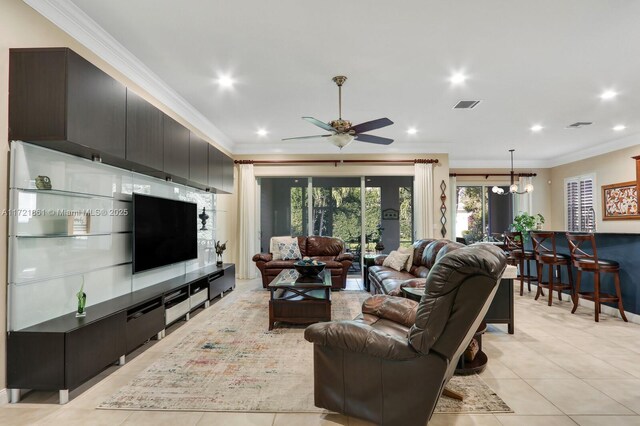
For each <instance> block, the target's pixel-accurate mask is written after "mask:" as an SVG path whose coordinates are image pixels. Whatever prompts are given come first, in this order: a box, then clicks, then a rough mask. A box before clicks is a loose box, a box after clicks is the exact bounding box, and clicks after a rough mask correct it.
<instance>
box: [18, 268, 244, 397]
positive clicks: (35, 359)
mask: <svg viewBox="0 0 640 426" xmlns="http://www.w3.org/2000/svg"><path fill="white" fill-rule="evenodd" d="M233 288H235V265H234V264H229V263H227V264H224V265H223V266H221V267H219V266H216V265H210V266H206V267H204V268H201V269H199V270H196V271H192V272H189V273H187V274H184V275H181V276H178V277H175V278H171V279H169V280H167V281H163V282H161V283H158V284H156V285H153V286H149V287H145V288H144V289H141V290H138V291H135V292H133V293H128V294H125V295H122V296H119V297H116V298H113V299H110V300H107V301H105V302H102V303H98V304H96V305H93V306H90V307H88V309H87V316H86V317H84V318H76V317H75V313H70V314H67V315H63V316H61V317H58V318H54V319H52V320H49V321H45V322H43V323H40V324H36V325H33V326H31V327H27V328H25V329H22V330H15V331H11V332H9V333H8V339H7V387H8V388H9V389H37V390H71V389H75V388H77V387H78V386H79V385H81V384H82V383H83V382H85V381H86V380H88V379H89V378H91V377H93V376H95V375H96V374H98V373H100V372H101V371H102V370H104V369H105V368H106V367H108V366H109V365H112V364H113V363H115V362H116V361H118V360H119V358H120V357H121V356H123V355H125V354H128V353H130V352H131V351H132V350H134V349H135V348H137V347H138V346H140V345H142V344H144V343H145V342H146V341H147V340H148V339H149V338H151V337H152V336H156V335H157V334H158V333H159V332H161V331H162V330H164V328H165V313H166V309H167V307H169V306H171V304H172V303H174V302H176V301H177V299H175V298H174V299H171V297H170V296H171V295H175V294H176V293H179V294H180V295H183V296H181V297H180V301H185V300H187V299H188V296H189V294H200V292H202V291H206V292H207V293H208V294H205V295H204V296H205V298H204V301H205V302H206V300H207V299H214V298H215V297H217V296H219V295H220V294H221V293H223V292H225V291H228V290H231V289H233ZM210 289H213V290H212V291H213V292H214V293H213V294H211V293H209V291H210ZM202 304H203V302H202V301H200V302H199V303H198V304H197V305H194V306H191V307H187V312H188V311H190V310H194V309H196V308H197V307H199V306H202Z"/></svg>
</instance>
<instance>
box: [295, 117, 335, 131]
mask: <svg viewBox="0 0 640 426" xmlns="http://www.w3.org/2000/svg"><path fill="white" fill-rule="evenodd" d="M302 119H303V120H307V121H308V122H309V123H311V124H315V125H316V126H318V127H320V128H321V129H324V130H326V131H328V132H335V131H336V129H334V128H333V127H331V126H329V125H328V124H327V123H325V122H323V121H320V120H317V119H315V118H313V117H302Z"/></svg>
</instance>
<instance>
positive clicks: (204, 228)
mask: <svg viewBox="0 0 640 426" xmlns="http://www.w3.org/2000/svg"><path fill="white" fill-rule="evenodd" d="M198 217H199V218H200V222H202V228H200V230H201V231H207V220H208V219H209V215H208V214H207V213H206V212H205V211H204V207H203V208H202V213H200V214H199V215H198Z"/></svg>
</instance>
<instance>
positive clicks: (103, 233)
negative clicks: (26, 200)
mask: <svg viewBox="0 0 640 426" xmlns="http://www.w3.org/2000/svg"><path fill="white" fill-rule="evenodd" d="M131 233H132V231H121V232H101V233H96V234H47V235H44V234H41V235H37V234H23V235H12V236H13V237H16V238H73V237H100V236H106V235H116V234H131Z"/></svg>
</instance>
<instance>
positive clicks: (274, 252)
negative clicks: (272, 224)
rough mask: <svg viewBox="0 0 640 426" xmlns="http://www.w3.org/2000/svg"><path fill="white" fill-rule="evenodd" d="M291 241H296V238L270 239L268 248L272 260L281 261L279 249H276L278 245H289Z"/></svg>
mask: <svg viewBox="0 0 640 426" xmlns="http://www.w3.org/2000/svg"><path fill="white" fill-rule="evenodd" d="M293 241H296V242H297V241H298V238H296V237H289V236H285V237H271V242H270V246H271V247H269V253H271V254H272V255H273V258H272V259H273V260H282V256H280V247H278V243H289V244H291V243H292V242H293Z"/></svg>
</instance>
